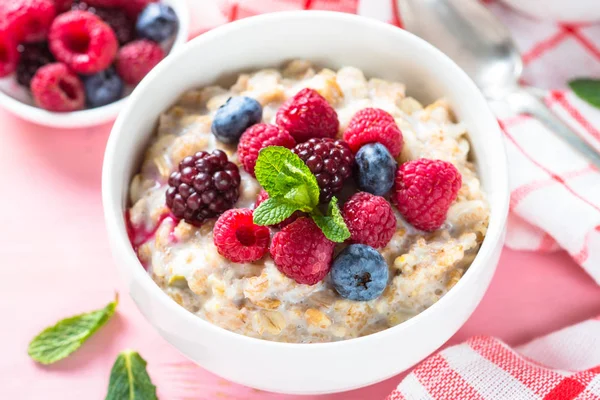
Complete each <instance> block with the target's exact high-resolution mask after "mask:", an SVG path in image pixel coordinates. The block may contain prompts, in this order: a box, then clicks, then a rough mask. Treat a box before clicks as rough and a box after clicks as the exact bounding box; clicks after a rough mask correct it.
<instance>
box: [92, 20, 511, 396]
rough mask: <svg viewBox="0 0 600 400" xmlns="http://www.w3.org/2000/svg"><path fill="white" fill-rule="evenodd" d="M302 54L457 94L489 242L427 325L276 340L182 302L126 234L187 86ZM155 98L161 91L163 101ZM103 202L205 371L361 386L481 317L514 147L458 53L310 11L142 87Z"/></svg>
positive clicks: (209, 37)
mask: <svg viewBox="0 0 600 400" xmlns="http://www.w3.org/2000/svg"><path fill="white" fill-rule="evenodd" d="M296 58H303V59H308V60H311V61H313V62H315V63H317V64H319V65H322V66H328V67H330V68H334V69H335V68H339V67H341V66H344V65H351V66H355V67H358V68H360V69H362V70H363V71H364V72H365V74H366V75H367V76H371V77H381V78H384V79H391V80H397V81H401V82H405V83H406V84H407V87H408V92H409V94H410V95H412V96H414V97H416V98H417V99H421V100H422V101H424V102H428V101H433V100H435V99H437V98H439V97H442V96H444V97H446V98H447V99H448V100H449V101H450V103H451V104H452V106H453V108H454V111H455V112H456V115H457V116H458V118H459V119H460V120H461V121H463V122H464V123H465V124H466V126H467V127H468V129H469V132H470V133H471V140H472V147H473V151H474V154H475V155H476V159H477V160H476V162H477V165H478V168H479V172H480V175H481V181H482V184H483V187H484V190H485V192H486V193H487V196H488V199H489V202H490V205H491V219H490V225H489V229H488V232H487V236H486V238H485V240H484V242H483V245H482V247H481V249H480V251H479V254H478V255H477V257H476V258H475V260H474V262H473V264H472V265H471V267H470V268H469V270H468V271H467V272H466V274H465V275H464V277H463V278H462V279H461V280H460V282H459V283H458V284H457V285H456V286H455V287H454V288H453V289H452V290H450V292H449V293H448V294H447V295H446V296H444V297H443V298H442V299H441V300H440V301H438V302H437V303H436V304H434V305H433V306H432V307H430V308H429V309H427V310H425V311H424V312H422V313H421V314H419V315H417V316H416V317H414V318H412V319H410V320H408V321H406V322H404V323H402V324H400V325H398V326H395V327H393V328H390V329H387V330H384V331H382V332H379V333H376V334H373V335H369V336H365V337H361V338H357V339H351V340H346V341H341V342H334V343H319V344H292V343H276V342H270V341H266V340H259V339H254V338H250V337H246V336H243V335H239V334H236V333H233V332H230V331H227V330H225V329H223V328H220V327H218V326H216V325H213V324H211V323H209V322H207V321H205V320H203V319H201V318H199V317H197V316H195V315H194V314H192V313H190V312H189V311H187V310H185V309H184V308H183V307H181V306H179V305H178V304H177V303H175V302H174V301H173V300H172V299H171V298H170V297H169V296H167V295H166V294H165V293H164V292H163V291H162V290H161V289H160V288H159V287H158V286H157V285H156V284H155V283H154V282H153V281H152V279H151V278H150V276H149V275H148V274H147V273H146V271H145V270H144V268H143V267H142V265H141V264H140V262H139V261H138V258H137V257H136V254H135V253H134V251H133V249H132V247H131V244H130V243H129V239H128V238H127V231H126V227H125V219H124V216H125V211H126V209H127V201H128V200H127V199H128V187H129V183H130V180H131V177H132V176H133V175H134V174H135V173H136V171H137V169H138V167H139V164H138V162H139V160H140V158H141V156H142V154H143V153H144V150H145V146H146V145H147V143H148V141H149V139H150V138H151V137H152V135H153V134H154V130H155V127H156V123H157V119H158V117H159V115H160V114H161V113H162V112H163V111H165V110H166V109H167V108H168V107H169V106H170V105H172V104H173V103H174V102H175V101H176V99H177V98H178V97H179V96H180V95H181V94H182V93H183V92H184V91H186V90H188V89H191V88H197V87H201V86H204V85H209V84H212V83H214V82H215V81H217V80H218V79H219V78H220V77H224V76H232V74H235V73H239V72H240V71H246V70H250V69H255V68H261V67H262V68H264V67H277V66H280V65H281V64H282V63H283V62H284V61H286V60H291V59H296ZM156 93H160V96H157V95H156ZM102 195H103V203H104V211H105V218H106V224H107V229H108V236H109V240H110V243H111V247H112V250H113V252H114V256H115V259H116V262H117V265H118V268H119V269H120V272H121V274H122V276H123V278H124V279H125V282H126V284H127V288H128V290H129V292H130V294H131V296H132V298H133V299H134V301H135V302H136V304H137V305H138V307H139V309H140V310H141V312H142V313H143V314H144V316H145V317H146V318H147V319H148V320H149V321H150V322H151V323H152V325H154V327H155V328H156V329H157V330H158V332H160V334H161V335H162V336H163V337H164V338H165V339H166V340H167V341H169V342H170V343H171V344H172V345H173V346H175V347H176V348H177V349H179V350H180V351H181V352H182V353H183V354H185V355H186V356H187V357H189V358H190V359H191V360H193V361H195V362H196V363H198V364H199V365H201V366H202V367H204V368H206V369H208V370H210V371H212V372H214V373H216V374H218V375H220V376H222V377H224V378H226V379H229V380H232V381H234V382H238V383H241V384H244V385H248V386H252V387H255V388H259V389H263V390H269V391H274V392H283V393H298V394H314V393H327V392H337V391H343V390H349V389H354V388H358V387H362V386H366V385H369V384H372V383H376V382H379V381H381V380H384V379H386V378H390V377H392V376H394V375H396V374H398V373H400V372H402V371H404V370H406V369H407V368H410V367H411V366H413V365H415V364H416V363H417V362H419V361H420V360H422V359H423V358H425V357H427V356H428V355H429V354H431V353H432V352H433V351H435V350H436V349H437V348H438V347H440V346H441V345H442V344H443V343H444V342H445V341H447V340H448V339H449V338H450V337H451V336H452V335H453V334H454V333H455V332H456V331H457V330H458V329H459V328H460V326H461V325H462V324H463V323H464V322H465V321H466V320H467V318H468V317H469V316H470V315H471V313H472V312H473V310H474V309H475V307H476V306H477V304H478V303H479V301H480V300H481V298H482V296H483V294H484V292H485V291H486V289H487V287H488V284H489V283H490V280H491V278H492V275H493V273H494V270H495V268H496V265H497V263H498V258H499V256H500V251H501V249H502V243H503V237H504V234H503V233H504V226H505V221H506V216H507V212H508V195H509V190H508V179H507V166H506V158H505V152H504V143H503V141H502V135H501V132H500V130H499V127H498V123H497V121H496V118H495V117H494V115H493V114H492V113H491V112H490V110H489V109H488V106H487V103H486V100H485V99H484V97H483V96H482V94H481V93H480V92H479V90H478V89H477V88H476V87H475V85H474V84H473V82H472V81H471V80H470V79H469V78H468V77H467V75H466V74H465V73H464V72H463V71H462V70H461V69H460V68H459V67H458V66H457V65H456V64H454V62H452V61H451V60H450V59H449V58H448V57H446V56H445V55H444V54H442V53H441V52H440V51H438V50H437V49H435V48H434V47H433V46H431V45H430V44H428V43H426V42H425V41H423V40H421V39H419V38H417V37H416V36H414V35H412V34H410V33H408V32H406V31H403V30H401V29H398V28H395V27H393V26H391V25H389V24H385V23H382V22H378V21H375V20H372V19H368V18H364V17H359V16H356V15H350V14H342V13H332V12H322V11H321V12H317V11H310V12H309V11H302V12H285V13H274V14H267V15H263V16H258V17H253V18H248V19H243V20H241V21H238V22H234V23H231V24H227V25H225V26H223V27H220V28H217V29H215V30H213V31H210V32H208V33H205V34H203V35H202V36H200V37H198V38H196V39H194V40H193V41H191V42H190V43H189V44H187V45H186V46H184V47H183V48H182V49H180V50H179V51H178V52H177V53H176V54H174V55H172V56H171V57H170V58H169V59H167V60H166V61H165V62H163V63H161V64H160V65H159V66H158V67H157V68H155V69H154V70H153V71H152V72H150V74H148V76H147V77H146V78H145V79H144V80H143V81H142V82H141V83H140V85H138V87H137V88H136V89H135V90H134V92H133V94H132V95H131V99H130V101H129V103H128V104H127V105H126V107H125V109H124V110H123V112H122V113H121V114H120V115H119V118H118V119H117V122H116V123H115V125H114V127H113V131H112V133H111V136H110V139H109V141H108V144H107V149H106V154H105V158H104V170H103V176H102Z"/></svg>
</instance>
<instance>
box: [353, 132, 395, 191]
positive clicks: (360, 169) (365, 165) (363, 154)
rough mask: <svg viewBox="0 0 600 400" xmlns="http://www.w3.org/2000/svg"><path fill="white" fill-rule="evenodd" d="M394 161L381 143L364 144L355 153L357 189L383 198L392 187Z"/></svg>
mask: <svg viewBox="0 0 600 400" xmlns="http://www.w3.org/2000/svg"><path fill="white" fill-rule="evenodd" d="M396 166H397V164H396V160H394V157H392V155H391V154H390V152H389V151H388V149H387V148H386V147H385V146H384V145H382V144H381V143H370V144H366V145H364V146H363V147H361V148H360V150H358V152H357V153H356V181H357V183H358V187H359V188H360V189H361V190H363V191H365V192H369V193H371V194H374V195H376V196H383V195H384V194H386V193H387V192H389V191H390V189H391V188H392V186H394V175H395V174H396Z"/></svg>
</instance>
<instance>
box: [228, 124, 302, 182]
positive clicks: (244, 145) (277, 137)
mask: <svg viewBox="0 0 600 400" xmlns="http://www.w3.org/2000/svg"><path fill="white" fill-rule="evenodd" d="M295 145H296V141H295V140H294V138H293V137H292V136H291V135H290V134H289V133H287V131H286V130H285V129H283V128H280V127H278V126H276V125H270V124H256V125H252V126H251V127H250V128H248V129H246V131H245V132H244V133H243V134H242V136H241V137H240V143H239V144H238V158H239V160H240V162H241V163H242V165H243V166H244V169H245V170H246V172H248V173H249V174H250V175H252V176H255V175H254V166H255V165H256V159H257V158H258V152H259V151H260V150H261V149H264V148H265V147H269V146H283V147H286V148H288V149H291V148H292V147H294V146H295Z"/></svg>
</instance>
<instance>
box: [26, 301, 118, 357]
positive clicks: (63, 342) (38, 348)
mask: <svg viewBox="0 0 600 400" xmlns="http://www.w3.org/2000/svg"><path fill="white" fill-rule="evenodd" d="M117 304H119V296H118V295H116V296H115V300H114V301H112V302H111V303H109V304H108V305H107V306H106V307H104V308H102V309H100V310H96V311H91V312H89V313H85V314H80V315H76V316H74V317H70V318H65V319H63V320H61V321H59V322H57V323H56V325H54V326H51V327H48V328H46V329H44V330H43V331H42V332H41V333H40V334H39V335H37V336H36V337H35V338H33V340H32V341H31V343H29V349H28V350H27V353H28V354H29V356H30V357H31V358H33V359H34V360H35V361H37V362H39V363H42V364H52V363H55V362H56V361H58V360H62V359H63V358H65V357H67V356H68V355H69V354H71V353H73V352H74V351H75V350H77V349H78V348H79V347H80V346H81V345H82V344H83V343H84V342H85V341H86V340H87V339H88V338H89V337H90V336H92V335H93V334H94V333H95V332H96V331H97V330H98V329H100V328H101V327H102V326H103V325H104V324H105V323H106V321H108V320H109V319H110V317H111V316H112V315H113V314H114V313H115V309H116V308H117Z"/></svg>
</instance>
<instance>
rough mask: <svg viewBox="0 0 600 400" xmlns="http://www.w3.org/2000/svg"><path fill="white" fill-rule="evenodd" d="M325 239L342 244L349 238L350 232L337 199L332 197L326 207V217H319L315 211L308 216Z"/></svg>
mask: <svg viewBox="0 0 600 400" xmlns="http://www.w3.org/2000/svg"><path fill="white" fill-rule="evenodd" d="M310 216H311V217H312V219H313V221H315V223H316V224H317V226H318V227H319V228H321V230H322V231H323V234H324V235H325V237H327V239H329V240H331V241H332V242H337V243H342V242H343V241H345V240H346V239H348V238H349V237H350V231H349V230H348V227H347V226H346V223H345V222H344V217H342V213H341V211H340V208H339V206H338V199H337V197H335V196H334V197H333V198H332V199H331V201H330V202H329V206H328V207H327V215H321V213H320V212H318V210H317V209H315V210H314V212H313V213H311V215H310Z"/></svg>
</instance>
